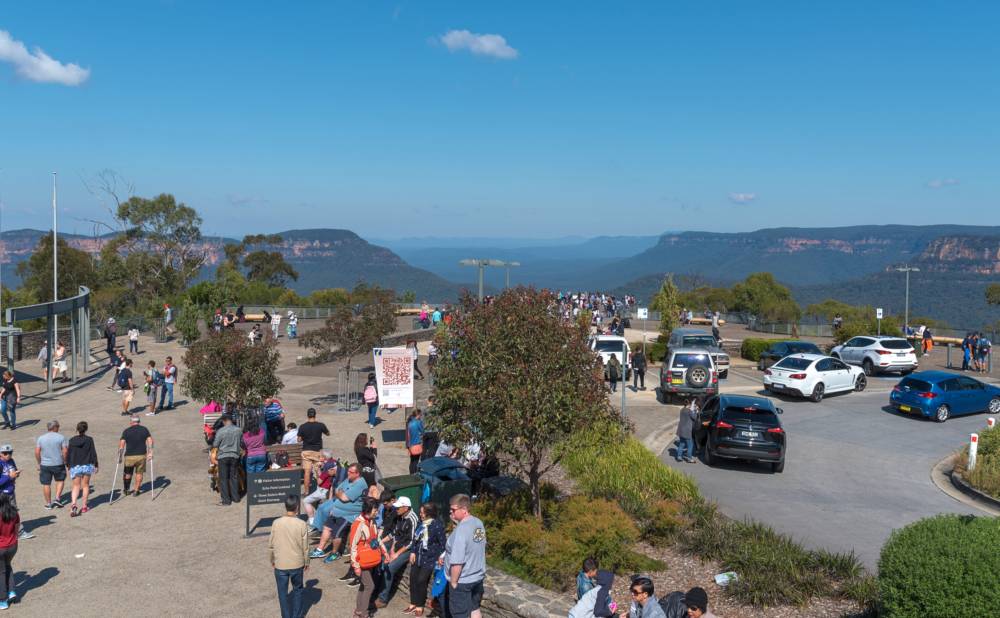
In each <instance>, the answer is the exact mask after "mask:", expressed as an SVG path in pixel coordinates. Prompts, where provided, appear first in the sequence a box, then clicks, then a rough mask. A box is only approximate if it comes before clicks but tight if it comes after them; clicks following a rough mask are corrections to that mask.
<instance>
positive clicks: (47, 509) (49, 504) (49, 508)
mask: <svg viewBox="0 0 1000 618" xmlns="http://www.w3.org/2000/svg"><path fill="white" fill-rule="evenodd" d="M42 508H43V509H45V510H46V511H51V510H52V509H54V508H56V505H55V504H53V503H51V502H50V503H48V504H46V505H45V506H43V507H42Z"/></svg>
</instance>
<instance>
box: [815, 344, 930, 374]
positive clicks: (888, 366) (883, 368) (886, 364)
mask: <svg viewBox="0 0 1000 618" xmlns="http://www.w3.org/2000/svg"><path fill="white" fill-rule="evenodd" d="M830 356H832V357H834V358H839V359H840V360H842V361H844V362H845V363H849V364H851V365H860V366H861V367H863V368H864V370H865V374H866V375H869V376H873V375H875V374H876V373H882V372H888V371H898V372H899V373H901V374H902V375H904V376H905V375H906V374H908V373H910V372H911V371H913V370H915V369H916V368H917V365H918V364H919V361H918V360H917V353H916V352H915V351H914V350H913V346H912V345H910V342H909V341H907V340H906V339H903V338H902V337H852V338H851V339H849V340H847V341H846V342H844V343H843V344H841V345H838V346H835V347H834V348H833V349H832V350H830Z"/></svg>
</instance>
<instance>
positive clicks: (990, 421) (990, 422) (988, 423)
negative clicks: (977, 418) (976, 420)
mask: <svg viewBox="0 0 1000 618" xmlns="http://www.w3.org/2000/svg"><path fill="white" fill-rule="evenodd" d="M996 424H997V419H995V418H993V417H992V416H991V417H989V418H988V419H986V426H987V427H989V428H990V429H993V428H994V427H996Z"/></svg>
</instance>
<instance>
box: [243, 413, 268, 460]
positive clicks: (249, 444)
mask: <svg viewBox="0 0 1000 618" xmlns="http://www.w3.org/2000/svg"><path fill="white" fill-rule="evenodd" d="M243 429H244V431H243V438H242V439H243V450H244V452H245V453H246V472H247V474H248V475H249V474H250V473H251V472H263V471H264V470H266V469H267V444H266V443H267V433H266V432H265V431H264V428H263V427H261V426H260V422H259V421H258V420H257V416H256V415H253V416H251V417H250V418H248V419H247V423H246V427H244V428H243Z"/></svg>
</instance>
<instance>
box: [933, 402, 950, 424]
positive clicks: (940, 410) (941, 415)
mask: <svg viewBox="0 0 1000 618" xmlns="http://www.w3.org/2000/svg"><path fill="white" fill-rule="evenodd" d="M950 416H951V410H949V409H948V406H946V405H943V404H942V405H940V406H938V407H937V410H935V411H934V420H936V421H937V422H939V423H943V422H945V421H946V420H948V417H950Z"/></svg>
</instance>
